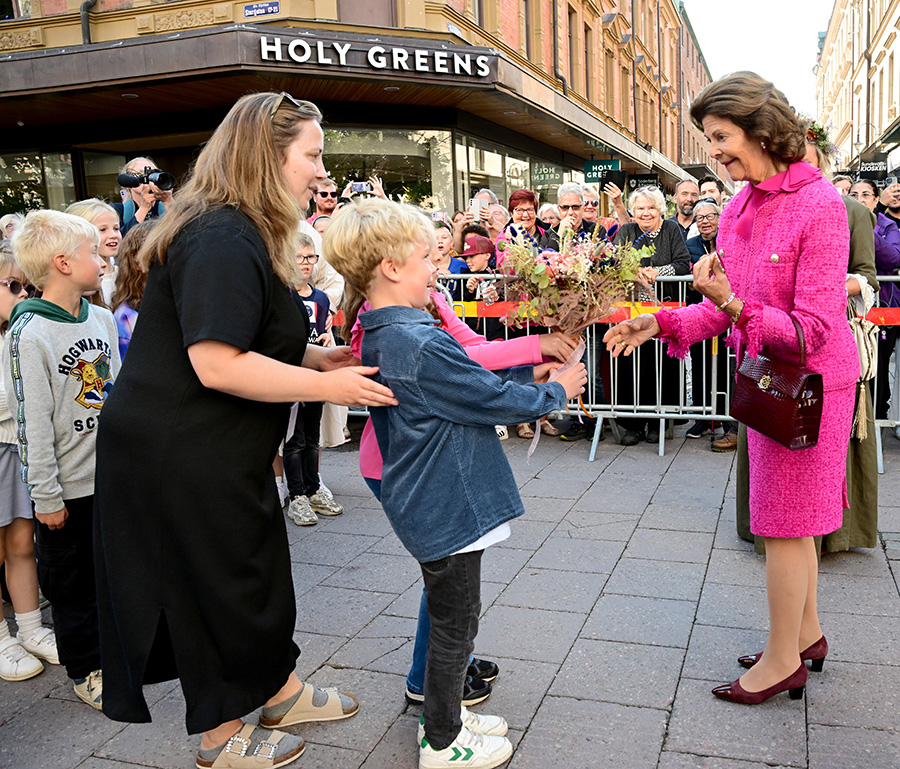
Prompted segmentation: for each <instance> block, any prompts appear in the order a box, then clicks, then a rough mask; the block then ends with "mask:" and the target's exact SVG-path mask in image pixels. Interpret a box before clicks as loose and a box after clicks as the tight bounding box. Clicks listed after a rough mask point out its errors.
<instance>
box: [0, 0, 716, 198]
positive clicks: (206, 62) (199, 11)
mask: <svg viewBox="0 0 900 769" xmlns="http://www.w3.org/2000/svg"><path fill="white" fill-rule="evenodd" d="M0 2H5V3H7V5H9V4H10V3H12V4H13V10H12V13H13V15H14V18H10V19H6V20H3V21H0V62H2V66H0V211H6V210H16V209H19V208H23V207H35V206H38V205H50V206H52V207H56V208H59V207H62V206H64V205H65V204H66V203H68V202H70V201H71V200H74V199H77V198H81V197H85V196H88V195H102V196H105V197H109V198H115V197H116V196H117V195H118V194H119V190H118V188H117V186H116V184H115V176H116V173H117V170H118V167H119V166H120V165H121V164H122V163H124V160H125V159H126V158H127V157H131V156H134V155H137V154H150V155H151V156H153V157H154V159H155V160H156V161H157V163H158V164H159V165H160V166H161V167H162V168H163V169H164V170H167V171H170V172H172V173H175V174H176V175H181V174H183V173H184V172H185V171H186V170H187V168H188V167H189V164H190V162H191V160H192V158H193V157H194V155H195V154H196V148H197V147H198V145H200V144H201V143H202V142H203V141H204V140H205V139H206V138H207V137H208V136H209V135H210V133H211V131H212V130H213V129H214V128H215V126H216V125H217V124H218V122H219V121H220V120H221V118H222V116H223V115H224V114H225V112H226V111H227V110H228V108H229V107H230V106H231V105H232V104H233V103H234V101H235V100H236V99H237V98H238V97H239V96H241V95H242V94H244V93H247V92H251V91H258V90H276V91H279V90H286V91H289V92H290V93H292V94H294V95H296V96H298V97H302V98H307V99H310V100H312V101H314V102H316V103H317V104H318V105H319V106H320V108H321V109H322V111H323V113H324V115H325V117H326V121H327V123H326V129H327V130H326V146H325V150H326V163H327V167H328V169H329V171H330V172H331V173H332V175H334V176H335V177H336V178H338V179H339V180H340V181H343V180H345V179H347V178H350V177H353V176H361V175H365V174H369V173H379V174H380V175H381V176H382V177H383V178H384V179H385V183H386V189H387V190H388V191H389V192H391V193H392V194H395V195H400V194H402V195H404V196H406V199H409V200H413V201H415V202H419V203H421V204H422V205H423V206H425V207H426V208H434V209H439V210H445V211H452V210H453V209H455V208H460V207H463V206H464V205H465V202H466V200H467V199H468V197H469V196H470V194H471V192H472V191H473V190H475V189H477V188H479V187H482V186H489V187H491V188H492V189H494V190H495V191H496V192H497V194H498V195H499V196H500V197H501V198H505V197H507V196H508V195H509V193H510V192H511V191H512V190H514V189H516V188H518V187H523V186H529V187H532V188H534V189H536V191H537V192H538V193H539V195H540V197H541V198H542V200H547V199H551V200H552V199H553V194H554V191H555V188H556V187H557V186H558V185H559V184H561V183H562V182H564V181H568V180H575V181H583V180H584V173H585V170H586V169H585V163H586V162H589V161H592V160H594V161H598V160H602V161H611V162H612V164H614V163H615V162H616V161H618V164H619V166H620V168H621V170H624V171H625V172H626V173H628V174H629V175H630V176H632V177H640V178H642V179H646V178H648V177H647V175H655V176H656V177H657V178H658V179H659V182H660V184H661V185H662V186H663V187H664V188H666V189H668V190H670V191H671V189H672V188H673V187H674V184H675V183H676V182H677V180H678V179H680V178H682V177H684V176H687V173H686V172H685V171H684V170H683V169H682V168H681V167H679V165H680V164H693V165H695V166H696V165H698V164H699V165H703V164H704V163H709V162H711V161H707V160H699V159H698V153H699V151H698V150H697V149H696V147H695V144H694V143H692V141H693V140H692V139H691V136H692V134H691V133H690V132H691V131H694V130H695V129H693V128H692V127H690V126H689V125H688V124H686V123H685V120H686V108H687V104H688V103H689V98H690V97H687V96H686V95H685V93H686V90H685V89H686V87H687V88H688V90H689V91H690V94H691V97H692V96H693V95H695V91H696V90H697V85H698V84H700V83H705V82H706V81H708V78H709V73H708V71H706V69H705V65H704V64H703V61H702V56H701V55H700V54H699V48H698V46H697V44H696V38H695V36H694V35H693V32H690V33H689V34H688V35H687V37H689V38H690V39H691V41H692V45H693V48H694V49H696V51H697V54H696V55H693V56H685V42H684V41H685V37H686V34H685V22H684V15H683V8H679V6H678V5H676V3H675V2H674V0H659V2H656V1H655V0H654V1H653V2H651V1H650V0H621V1H620V2H613V1H611V0H448V1H447V2H439V1H438V0H404V1H401V0H265V1H263V2H241V1H240V0H218V1H217V0H170V1H169V2H158V1H157V0H98V1H97V2H95V3H93V4H92V2H91V0H88V1H87V2H83V3H82V0H0ZM687 147H689V151H688V150H686V148H687ZM704 168H705V166H704ZM691 170H692V172H693V173H695V174H697V169H696V168H692V169H691ZM721 174H722V178H723V179H724V178H725V176H724V172H721Z"/></svg>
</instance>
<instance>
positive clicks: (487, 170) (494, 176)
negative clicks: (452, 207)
mask: <svg viewBox="0 0 900 769" xmlns="http://www.w3.org/2000/svg"><path fill="white" fill-rule="evenodd" d="M482 187H487V188H488V189H490V190H491V191H493V193H494V194H495V195H496V196H497V197H498V198H500V199H501V200H504V199H505V197H506V181H505V177H504V174H503V155H502V154H501V153H500V152H499V151H498V149H495V148H493V147H490V146H488V145H486V144H483V143H481V142H479V141H477V140H475V139H470V140H469V190H470V191H471V192H473V193H474V192H477V191H478V190H479V189H481V188H482ZM469 197H471V195H469Z"/></svg>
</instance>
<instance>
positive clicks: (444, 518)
mask: <svg viewBox="0 0 900 769" xmlns="http://www.w3.org/2000/svg"><path fill="white" fill-rule="evenodd" d="M323 248H324V254H325V257H326V258H327V259H328V261H329V262H330V263H331V264H332V265H333V266H334V267H335V269H337V270H338V272H340V273H341V274H342V275H343V276H344V278H345V280H346V285H347V286H348V287H349V289H350V296H348V301H347V304H346V306H345V312H347V313H348V317H347V318H346V323H347V324H348V326H349V327H352V326H353V324H354V322H355V321H356V316H357V313H358V310H359V307H360V306H361V304H362V301H363V298H366V299H368V301H369V304H370V305H371V307H372V309H371V310H368V311H367V312H365V313H364V314H363V315H361V316H360V322H361V324H362V327H363V329H364V331H365V335H364V336H363V340H362V359H363V361H364V362H369V363H370V364H371V363H372V362H373V361H378V366H379V367H380V368H379V371H378V374H377V375H376V376H375V379H376V380H377V381H379V382H381V383H383V384H385V385H387V386H389V387H391V388H392V391H393V392H394V395H395V397H396V398H397V400H398V401H399V405H397V406H394V407H378V408H372V409H371V410H370V411H371V416H372V423H373V425H374V427H375V434H376V436H377V438H378V444H379V447H380V448H381V452H382V455H383V459H384V465H383V474H382V486H381V502H382V506H383V507H384V511H385V513H386V514H387V516H388V519H389V520H390V522H391V526H392V527H393V529H394V531H395V532H396V533H397V535H398V537H399V538H400V540H401V542H402V543H403V545H404V546H405V547H406V549H407V550H408V551H409V552H410V553H411V554H412V555H413V557H414V558H415V559H416V560H417V561H419V565H420V568H421V570H422V577H423V579H424V582H425V590H426V593H427V608H428V616H429V619H430V621H431V628H432V630H431V635H430V637H429V641H428V651H427V662H426V670H425V695H424V696H425V699H424V715H423V718H422V721H421V727H420V730H419V738H418V739H419V767H420V769H444V768H445V767H446V769H452V767H456V766H465V767H467V768H468V769H490V768H491V767H496V766H499V765H500V764H502V763H503V762H504V761H506V760H507V759H508V758H509V757H510V755H511V754H512V744H511V743H510V741H509V740H508V739H507V738H506V736H505V735H506V732H507V729H508V727H507V723H506V721H505V720H504V719H502V718H500V717H498V716H483V715H476V714H474V713H470V712H469V711H467V710H466V709H465V708H463V707H462V704H461V702H462V693H463V684H464V681H465V678H466V673H467V669H468V665H469V656H470V654H471V652H472V649H473V646H474V639H475V635H476V633H477V631H478V617H479V614H480V610H481V586H480V583H481V555H482V552H483V551H484V549H485V548H486V547H489V546H490V545H493V544H496V543H497V542H500V541H502V540H504V539H506V538H507V537H508V536H509V534H510V528H509V521H510V520H512V519H513V518H516V517H518V516H520V515H521V514H522V513H523V512H524V507H523V505H522V500H521V498H520V497H519V492H518V487H517V485H516V481H515V478H514V476H513V474H512V470H511V468H510V466H509V462H508V461H507V459H506V454H505V453H504V451H503V449H502V447H501V445H500V441H499V439H498V438H497V435H496V433H495V431H494V425H495V424H496V423H497V422H505V423H516V422H525V421H530V420H534V419H536V418H538V417H540V415H541V414H546V413H547V412H548V411H551V410H553V409H557V408H563V407H564V405H565V403H566V401H567V400H568V399H569V398H571V397H573V396H575V395H577V394H578V393H580V392H583V386H584V383H585V381H586V374H585V370H584V366H583V365H581V364H578V365H577V366H575V367H573V368H572V369H569V370H568V371H565V373H561V374H560V375H559V378H558V379H557V381H553V382H546V380H547V378H548V376H549V375H550V372H551V370H552V369H554V368H556V367H558V364H545V365H542V366H538V367H535V368H532V367H531V366H522V367H517V368H513V369H509V370H508V371H505V372H500V373H501V374H502V376H499V375H498V374H495V373H493V372H490V371H487V370H486V369H484V368H482V367H481V366H480V365H478V364H477V363H475V362H474V361H472V360H471V359H470V358H469V357H468V356H467V355H466V353H465V351H464V350H463V348H462V346H461V345H460V344H459V342H457V341H456V340H455V339H453V338H452V337H451V336H450V335H449V334H447V333H446V332H444V331H442V330H440V329H438V328H436V327H435V325H434V319H433V317H432V316H431V315H430V314H429V313H427V312H424V311H423V308H425V307H426V306H427V305H428V304H429V302H430V300H431V296H430V289H429V281H430V280H431V278H432V276H433V275H434V274H435V272H436V267H435V266H434V263H433V262H432V261H431V259H430V258H429V257H430V255H431V253H432V251H433V250H434V249H435V236H434V226H433V225H432V222H431V220H430V219H428V218H427V217H426V216H425V215H424V214H422V213H421V212H420V211H418V210H417V209H414V208H411V207H408V206H401V205H399V204H397V203H392V202H388V201H383V200H367V201H364V202H362V203H360V204H358V205H356V206H346V207H344V208H343V209H341V210H340V211H339V212H338V213H337V214H336V215H335V217H334V221H333V222H332V224H331V226H330V227H329V229H328V231H327V232H326V233H325V238H324V239H323ZM541 381H542V382H544V383H540V384H538V383H536V382H541ZM472 393H477V394H478V397H472ZM447 483H453V484H454V487H455V488H457V489H459V490H460V493H459V494H447ZM460 757H464V758H463V760H460Z"/></svg>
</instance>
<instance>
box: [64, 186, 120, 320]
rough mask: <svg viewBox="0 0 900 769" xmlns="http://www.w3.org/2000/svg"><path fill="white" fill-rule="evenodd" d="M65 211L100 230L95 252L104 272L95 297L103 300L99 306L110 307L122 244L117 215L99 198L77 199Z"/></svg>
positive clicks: (114, 210)
mask: <svg viewBox="0 0 900 769" xmlns="http://www.w3.org/2000/svg"><path fill="white" fill-rule="evenodd" d="M66 213H67V214H72V215H73V216H80V217H81V218H82V219H87V220H88V221H89V222H90V223H91V224H93V225H94V226H95V227H96V228H97V230H98V231H99V232H100V245H99V246H98V248H97V253H98V254H99V255H100V258H101V259H102V260H103V264H104V272H103V282H102V283H101V285H100V293H99V294H98V295H97V297H98V299H102V300H103V304H102V305H100V306H101V307H108V308H110V309H111V308H112V294H113V290H114V289H115V286H116V272H117V267H118V265H117V264H116V257H117V256H118V255H119V246H120V245H121V244H122V233H121V231H120V228H119V215H118V214H117V213H116V209H114V208H113V207H112V206H111V205H110V204H109V203H107V202H105V201H103V200H100V199H99V198H88V199H87V200H79V201H77V202H75V203H72V204H71V205H70V206H69V207H68V208H67V209H66ZM95 303H96V302H95Z"/></svg>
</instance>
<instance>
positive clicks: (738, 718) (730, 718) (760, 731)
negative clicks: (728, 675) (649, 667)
mask: <svg viewBox="0 0 900 769" xmlns="http://www.w3.org/2000/svg"><path fill="white" fill-rule="evenodd" d="M736 677H737V675H735V678H736ZM720 683H722V682H721V681H698V680H694V679H691V678H683V679H681V684H680V686H679V687H678V693H677V694H676V696H675V706H674V708H673V709H672V717H671V718H670V719H669V731H668V738H667V739H666V749H667V750H672V751H676V752H683V753H686V752H694V753H698V754H700V755H705V756H720V757H722V758H736V759H741V760H743V761H750V762H754V761H756V762H762V763H767V764H778V765H784V766H800V767H805V766H806V721H805V715H806V710H805V708H804V705H803V702H797V701H795V700H791V699H790V698H789V697H788V695H787V693H784V694H780V695H778V696H776V697H773V698H772V699H770V700H768V701H767V702H766V703H765V705H763V706H755V707H748V706H747V705H738V704H736V703H733V702H725V701H724V700H720V699H718V698H717V697H715V696H713V695H712V694H711V693H710V690H711V689H712V688H713V686H717V685H719V684H720Z"/></svg>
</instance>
